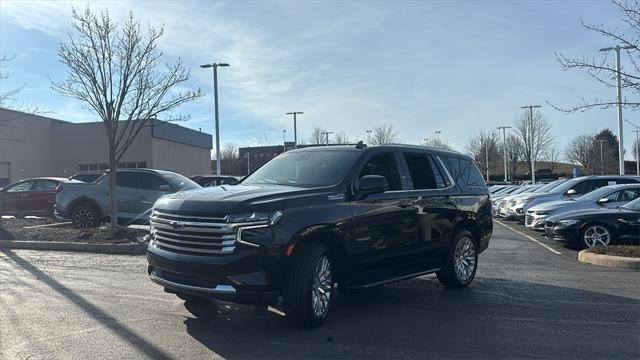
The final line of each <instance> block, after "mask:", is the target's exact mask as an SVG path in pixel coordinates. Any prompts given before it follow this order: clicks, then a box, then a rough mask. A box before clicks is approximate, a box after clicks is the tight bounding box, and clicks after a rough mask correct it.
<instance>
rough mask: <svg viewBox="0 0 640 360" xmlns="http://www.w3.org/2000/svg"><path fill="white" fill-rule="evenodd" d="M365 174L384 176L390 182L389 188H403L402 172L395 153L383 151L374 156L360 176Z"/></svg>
mask: <svg viewBox="0 0 640 360" xmlns="http://www.w3.org/2000/svg"><path fill="white" fill-rule="evenodd" d="M365 175H380V176H384V177H385V178H386V179H387V181H388V182H389V187H388V188H387V190H391V191H392V190H401V189H402V185H401V182H400V174H399V173H398V166H397V165H396V161H395V159H394V157H393V153H383V154H378V155H375V156H374V157H372V158H371V159H370V160H369V161H368V162H367V164H366V165H365V166H364V168H363V169H362V171H361V172H360V177H363V176H365Z"/></svg>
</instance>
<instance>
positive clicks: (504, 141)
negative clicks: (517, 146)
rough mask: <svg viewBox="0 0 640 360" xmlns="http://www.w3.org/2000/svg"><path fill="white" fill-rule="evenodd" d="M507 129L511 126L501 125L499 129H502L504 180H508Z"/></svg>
mask: <svg viewBox="0 0 640 360" xmlns="http://www.w3.org/2000/svg"><path fill="white" fill-rule="evenodd" d="M507 129H511V126H499V127H498V130H502V152H503V153H504V182H507V181H508V177H507Z"/></svg>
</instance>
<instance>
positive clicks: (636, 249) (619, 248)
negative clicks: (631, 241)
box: [587, 245, 640, 258]
mask: <svg viewBox="0 0 640 360" xmlns="http://www.w3.org/2000/svg"><path fill="white" fill-rule="evenodd" d="M587 252H590V253H594V254H602V255H613V256H623V257H631V258H640V245H616V246H606V247H605V246H596V247H592V248H590V249H587Z"/></svg>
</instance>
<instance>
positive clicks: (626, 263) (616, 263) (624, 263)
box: [578, 250, 640, 270]
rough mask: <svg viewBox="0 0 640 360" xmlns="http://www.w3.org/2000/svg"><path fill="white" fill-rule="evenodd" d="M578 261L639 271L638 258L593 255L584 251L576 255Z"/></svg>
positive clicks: (639, 261)
mask: <svg viewBox="0 0 640 360" xmlns="http://www.w3.org/2000/svg"><path fill="white" fill-rule="evenodd" d="M578 261H580V262H583V263H589V264H593V265H600V266H608V267H615V268H621V269H634V270H640V258H630V257H624V256H613V255H603V254H594V253H590V252H587V251H586V250H582V251H580V252H579V253H578Z"/></svg>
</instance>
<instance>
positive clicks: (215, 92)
mask: <svg viewBox="0 0 640 360" xmlns="http://www.w3.org/2000/svg"><path fill="white" fill-rule="evenodd" d="M219 66H222V67H224V66H229V64H227V63H212V64H205V65H200V67H201V68H203V69H207V68H213V103H214V108H215V116H216V175H218V176H220V163H221V159H220V118H219V115H218V67H219Z"/></svg>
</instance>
